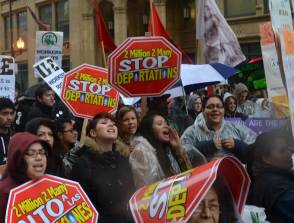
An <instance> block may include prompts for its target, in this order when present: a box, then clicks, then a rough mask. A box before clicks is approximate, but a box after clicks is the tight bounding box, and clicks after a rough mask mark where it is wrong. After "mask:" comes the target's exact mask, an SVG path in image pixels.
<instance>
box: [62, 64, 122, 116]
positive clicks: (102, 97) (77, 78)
mask: <svg viewBox="0 0 294 223" xmlns="http://www.w3.org/2000/svg"><path fill="white" fill-rule="evenodd" d="M61 99H62V101H63V102H64V103H65V104H66V105H67V107H68V108H69V109H70V110H71V112H72V113H73V114H74V115H75V116H77V117H81V118H93V117H94V115H95V114H96V113H97V112H101V111H106V112H109V113H112V112H114V111H115V110H116V108H117V104H118V99H119V95H118V92H117V91H116V90H115V89H114V88H112V87H111V86H110V85H109V84H108V77H107V70H106V69H104V68H100V67H96V66H92V65H88V64H83V65H80V66H78V67H76V68H75V69H73V70H71V71H69V72H68V73H67V74H66V75H65V77H64V82H63V86H62V93H61Z"/></svg>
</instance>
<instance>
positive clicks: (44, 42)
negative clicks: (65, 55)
mask: <svg viewBox="0 0 294 223" xmlns="http://www.w3.org/2000/svg"><path fill="white" fill-rule="evenodd" d="M62 49H63V32H51V31H50V32H48V31H37V32H36V52H35V63H37V62H39V61H40V60H43V59H44V58H46V57H51V58H52V59H53V60H54V62H55V63H56V64H57V65H58V66H60V67H61V66H62Z"/></svg>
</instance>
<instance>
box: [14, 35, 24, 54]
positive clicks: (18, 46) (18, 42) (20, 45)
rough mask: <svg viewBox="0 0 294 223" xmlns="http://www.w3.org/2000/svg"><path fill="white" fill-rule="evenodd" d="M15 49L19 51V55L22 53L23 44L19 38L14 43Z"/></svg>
mask: <svg viewBox="0 0 294 223" xmlns="http://www.w3.org/2000/svg"><path fill="white" fill-rule="evenodd" d="M16 47H17V49H19V51H20V54H21V53H22V50H23V49H24V47H25V43H24V41H23V40H22V38H21V37H19V38H18V40H17V41H16Z"/></svg>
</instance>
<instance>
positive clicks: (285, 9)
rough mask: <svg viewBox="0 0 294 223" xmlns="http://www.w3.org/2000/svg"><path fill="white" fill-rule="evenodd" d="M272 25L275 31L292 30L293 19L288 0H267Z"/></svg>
mask: <svg viewBox="0 0 294 223" xmlns="http://www.w3.org/2000/svg"><path fill="white" fill-rule="evenodd" d="M269 10H270V14H271V20H272V26H273V30H274V32H275V33H281V31H282V30H284V29H288V30H293V21H292V14H291V8H290V2H289V0H269Z"/></svg>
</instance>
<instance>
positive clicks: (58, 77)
mask: <svg viewBox="0 0 294 223" xmlns="http://www.w3.org/2000/svg"><path fill="white" fill-rule="evenodd" d="M33 67H34V68H35V73H36V74H38V76H39V77H41V78H42V79H43V80H44V81H45V82H46V83H47V84H48V85H49V86H50V87H51V88H52V90H53V91H54V92H55V93H56V94H57V95H58V96H59V97H60V95H61V90H62V83H63V79H64V75H65V73H64V71H63V70H62V69H61V68H60V67H59V66H58V65H57V64H56V63H55V62H54V61H53V59H52V58H51V57H47V58H45V59H43V60H41V61H39V62H37V63H35V64H34V66H33Z"/></svg>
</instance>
